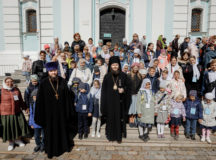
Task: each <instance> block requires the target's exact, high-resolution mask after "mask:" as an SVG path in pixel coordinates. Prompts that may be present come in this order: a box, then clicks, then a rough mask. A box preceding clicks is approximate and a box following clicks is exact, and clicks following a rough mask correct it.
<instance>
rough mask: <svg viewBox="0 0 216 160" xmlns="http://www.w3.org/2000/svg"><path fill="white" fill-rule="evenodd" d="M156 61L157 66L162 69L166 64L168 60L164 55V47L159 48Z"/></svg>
mask: <svg viewBox="0 0 216 160" xmlns="http://www.w3.org/2000/svg"><path fill="white" fill-rule="evenodd" d="M158 61H159V64H158V67H159V68H160V69H162V70H164V69H165V67H166V66H167V65H168V63H169V61H168V57H167V55H166V50H165V49H162V50H161V54H160V56H159V57H158Z"/></svg>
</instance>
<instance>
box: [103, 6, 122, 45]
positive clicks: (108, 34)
mask: <svg viewBox="0 0 216 160" xmlns="http://www.w3.org/2000/svg"><path fill="white" fill-rule="evenodd" d="M124 37H125V11H124V10H122V9H119V8H115V7H111V8H106V9H103V10H101V11H100V39H102V40H103V41H104V44H106V42H108V41H110V42H112V46H113V45H115V44H116V43H119V44H121V43H122V39H123V38H124Z"/></svg>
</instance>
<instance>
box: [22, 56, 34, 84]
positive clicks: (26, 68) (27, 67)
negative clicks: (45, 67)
mask: <svg viewBox="0 0 216 160" xmlns="http://www.w3.org/2000/svg"><path fill="white" fill-rule="evenodd" d="M23 58H24V62H23V65H22V72H23V76H25V77H26V83H27V84H28V83H29V81H30V74H31V68H32V61H31V59H29V55H25V56H24V57H23Z"/></svg>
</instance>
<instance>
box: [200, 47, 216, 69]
mask: <svg viewBox="0 0 216 160" xmlns="http://www.w3.org/2000/svg"><path fill="white" fill-rule="evenodd" d="M212 59H216V52H215V51H213V50H210V49H209V48H208V49H207V50H206V53H205V55H204V57H203V68H208V67H209V62H210V61H211V60H212Z"/></svg>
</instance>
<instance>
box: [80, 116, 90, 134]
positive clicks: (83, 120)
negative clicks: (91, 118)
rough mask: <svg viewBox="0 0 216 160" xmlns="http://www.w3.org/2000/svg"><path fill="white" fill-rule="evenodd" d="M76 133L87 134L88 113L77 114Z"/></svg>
mask: <svg viewBox="0 0 216 160" xmlns="http://www.w3.org/2000/svg"><path fill="white" fill-rule="evenodd" d="M78 133H79V134H83V133H86V134H88V113H78Z"/></svg>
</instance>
